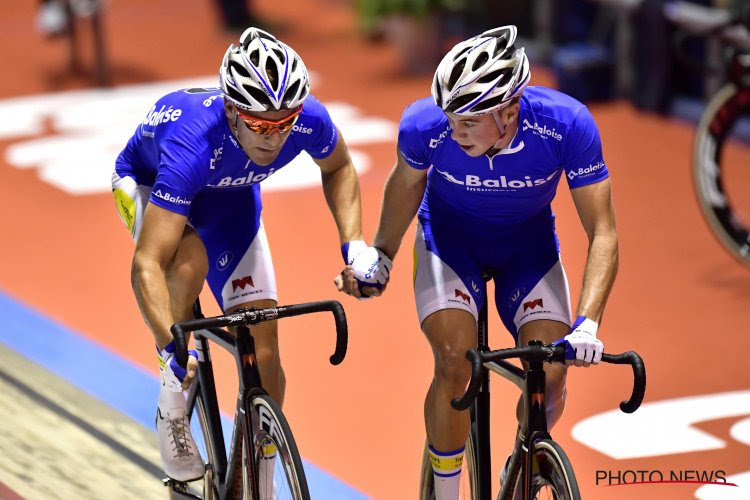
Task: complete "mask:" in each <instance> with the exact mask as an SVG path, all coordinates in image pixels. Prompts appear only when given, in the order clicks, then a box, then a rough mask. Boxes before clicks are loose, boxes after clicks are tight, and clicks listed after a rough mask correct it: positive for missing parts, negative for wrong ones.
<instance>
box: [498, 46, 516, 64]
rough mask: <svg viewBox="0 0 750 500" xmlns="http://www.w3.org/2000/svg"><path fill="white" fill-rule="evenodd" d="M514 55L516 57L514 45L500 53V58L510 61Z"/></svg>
mask: <svg viewBox="0 0 750 500" xmlns="http://www.w3.org/2000/svg"><path fill="white" fill-rule="evenodd" d="M514 57H516V49H515V48H514V47H509V48H508V50H506V51H505V52H503V53H502V54H501V55H500V60H502V61H508V60H510V59H513V58H514Z"/></svg>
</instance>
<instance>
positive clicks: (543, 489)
mask: <svg viewBox="0 0 750 500" xmlns="http://www.w3.org/2000/svg"><path fill="white" fill-rule="evenodd" d="M531 468H532V470H531V491H530V494H529V500H580V498H581V493H580V492H579V491H578V481H576V476H575V474H574V473H573V466H572V465H571V464H570V460H568V457H567V455H565V452H564V451H563V449H562V448H561V447H560V445H559V444H557V443H556V442H554V441H552V440H551V439H540V440H538V441H536V442H535V443H534V446H533V455H532V459H531ZM521 472H522V471H521V469H520V468H519V473H518V475H517V476H516V481H515V485H516V486H515V491H514V492H512V493H511V494H510V498H513V499H521V498H523V494H522V492H521V491H522V485H521V480H522V474H521Z"/></svg>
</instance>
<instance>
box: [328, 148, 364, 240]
mask: <svg viewBox="0 0 750 500" xmlns="http://www.w3.org/2000/svg"><path fill="white" fill-rule="evenodd" d="M322 181H323V192H324V193H325V197H326V202H327V203H328V207H329V208H330V210H331V214H332V215H333V218H334V220H335V222H336V227H337V228H338V232H339V240H340V241H341V244H342V245H343V244H344V243H346V242H347V241H352V240H362V239H364V237H363V235H362V203H361V199H360V193H359V180H358V178H357V171H356V170H354V166H353V165H352V164H351V162H348V163H347V164H346V165H345V166H343V167H341V168H339V169H337V170H335V171H333V172H330V173H323V174H322Z"/></svg>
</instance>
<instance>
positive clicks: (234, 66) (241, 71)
mask: <svg viewBox="0 0 750 500" xmlns="http://www.w3.org/2000/svg"><path fill="white" fill-rule="evenodd" d="M229 69H230V70H232V71H236V72H237V74H238V75H240V76H242V77H245V78H248V77H249V76H250V73H249V72H248V71H247V68H246V67H244V66H243V65H242V64H239V63H238V62H236V61H232V62H231V63H229ZM230 73H231V72H230Z"/></svg>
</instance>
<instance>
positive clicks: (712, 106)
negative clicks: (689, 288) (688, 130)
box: [665, 2, 750, 266]
mask: <svg viewBox="0 0 750 500" xmlns="http://www.w3.org/2000/svg"><path fill="white" fill-rule="evenodd" d="M690 9H696V7H690V8H689V9H686V10H688V11H689V10H690ZM680 12H681V11H680V10H679V9H669V8H666V7H665V14H666V15H667V17H669V18H671V19H672V20H673V21H674V22H675V23H677V24H678V25H679V26H681V30H680V31H678V36H677V37H675V46H676V53H677V55H678V57H680V59H682V61H683V62H684V63H685V64H686V65H688V66H689V67H692V68H693V69H696V66H697V65H696V64H694V63H693V62H692V61H689V60H688V58H687V57H686V56H685V54H684V49H683V46H684V42H685V40H686V39H687V38H688V37H692V36H700V37H704V38H706V39H709V38H713V39H717V40H719V41H720V42H721V43H722V45H724V46H725V48H726V49H727V55H728V60H727V61H726V63H725V64H724V65H723V66H722V67H721V68H711V67H706V66H698V67H697V71H699V72H702V73H723V74H724V80H725V83H724V85H723V86H722V87H721V88H719V90H718V91H717V92H716V93H715V94H714V95H713V96H712V97H711V99H710V100H709V101H708V104H707V105H706V107H705V109H704V111H703V113H702V114H701V117H700V121H699V123H698V128H697V130H696V132H695V138H694V141H693V157H692V173H693V185H694V187H695V192H696V195H697V198H698V201H699V204H700V207H701V211H702V212H703V215H704V218H705V219H706V221H707V222H708V224H709V226H710V228H711V230H712V232H713V233H714V235H715V236H716V237H717V239H718V240H719V241H720V242H721V244H722V245H723V246H724V247H725V248H726V249H727V250H728V251H729V252H730V253H731V254H732V256H733V257H735V258H737V259H739V260H740V261H741V262H742V263H744V264H745V265H747V266H750V232H749V226H748V224H750V221H748V220H744V221H743V220H742V217H741V214H740V212H739V211H738V210H737V202H738V201H740V200H739V198H744V199H747V198H748V197H750V190H748V189H744V193H741V194H740V195H739V196H736V197H735V198H734V199H732V196H729V195H728V193H727V190H726V182H725V175H726V174H727V171H728V169H729V167H730V165H729V161H730V160H727V159H726V150H727V148H726V145H727V143H728V142H729V141H727V139H729V138H730V137H732V135H733V132H735V131H736V130H737V129H739V128H740V127H741V126H744V127H747V128H748V129H750V32H749V31H748V29H750V2H748V5H747V6H746V7H745V10H744V12H741V13H737V14H735V15H727V17H728V20H726V21H719V22H717V21H713V22H712V21H711V19H712V18H711V17H709V16H702V18H701V17H696V16H692V17H691V18H689V19H683V18H684V17H685V16H684V15H683V16H680ZM741 124H742V125H741ZM748 147H750V146H748ZM747 167H748V165H745V167H744V168H747ZM734 168H737V167H736V166H735V167H734ZM745 188H747V186H745ZM744 206H748V205H747V203H745V204H744ZM744 215H745V217H747V212H746V213H745V214H744Z"/></svg>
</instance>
